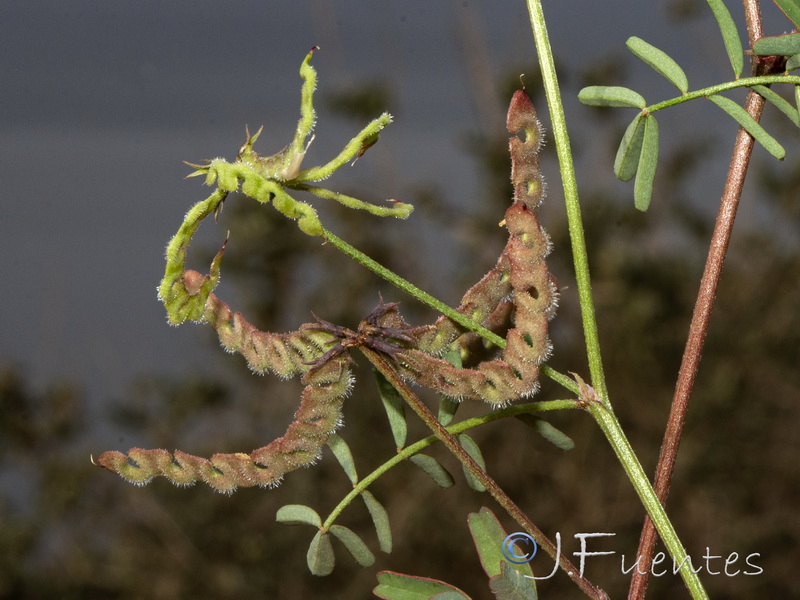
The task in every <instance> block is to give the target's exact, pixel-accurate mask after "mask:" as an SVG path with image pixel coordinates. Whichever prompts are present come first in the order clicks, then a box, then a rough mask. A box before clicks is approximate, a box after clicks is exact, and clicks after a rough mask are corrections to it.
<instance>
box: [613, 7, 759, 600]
mask: <svg viewBox="0 0 800 600" xmlns="http://www.w3.org/2000/svg"><path fill="white" fill-rule="evenodd" d="M744 4H745V15H746V17H747V30H748V34H749V38H750V44H751V46H752V45H753V44H754V43H755V41H756V40H757V39H758V38H760V37H761V35H762V27H761V15H760V11H759V7H758V2H757V1H756V0H745V2H744ZM763 108H764V98H763V97H762V96H760V95H759V94H757V93H756V92H754V91H752V90H751V91H750V92H749V93H748V94H747V100H746V103H745V110H747V112H748V113H749V114H750V116H752V117H753V119H755V120H756V121H759V120H760V119H761V112H762V110H763ZM754 145H755V140H754V139H753V138H752V137H751V136H750V134H748V133H747V132H746V131H745V130H744V129H743V128H740V129H739V133H738V134H737V136H736V142H735V144H734V148H733V156H732V157H731V162H730V167H729V169H728V176H727V178H726V180H725V189H724V191H723V193H722V200H721V202H720V207H719V212H718V214H717V220H716V223H715V225H714V233H713V234H712V236H711V244H710V247H709V251H708V256H707V258H706V265H705V269H704V271H703V276H702V279H701V280H700V290H699V292H698V295H697V301H696V303H695V307H694V313H693V314H692V321H691V324H690V326H689V335H688V338H687V340H686V347H685V349H684V353H683V359H682V360H681V366H680V369H679V370H678V381H677V384H676V386H675V395H674V397H673V400H672V406H671V407H670V414H669V419H668V421H667V428H666V431H665V432H664V440H663V442H662V445H661V453H660V455H659V457H658V464H657V465H656V476H655V482H654V488H655V491H656V494H657V495H658V498H659V500H660V501H661V503H662V504H666V500H667V496H668V495H669V488H670V484H671V482H672V474H673V472H674V468H675V460H676V459H677V456H678V448H679V446H680V441H681V435H682V433H683V426H684V423H685V422H686V413H687V412H688V408H689V398H690V397H691V395H692V390H693V389H694V383H695V380H696V378H697V371H698V367H699V365H700V357H701V355H702V352H703V346H704V344H705V339H706V334H707V333H708V325H709V321H710V319H711V311H712V309H713V307H714V299H715V297H716V294H717V287H718V285H719V280H720V276H721V273H722V266H723V264H724V262H725V255H726V253H727V250H728V244H729V242H730V238H731V234H732V231H733V224H734V221H735V219H736V210H737V208H738V206H739V200H740V199H741V195H742V189H743V187H744V180H745V177H746V175H747V168H748V166H749V164H750V157H751V155H752V152H753V146H754ZM656 537H657V536H656V530H655V527H654V525H653V522H652V520H651V519H650V517H649V516H646V517H645V522H644V526H643V528H642V535H641V538H640V540H639V549H638V551H637V553H636V556H637V557H639V558H640V559H641V561H642V564H644V565H648V564H650V562H651V561H652V559H653V552H654V551H655V545H656ZM649 575H650V571H649V570H648V569H644V571H640V570H639V569H635V570H634V573H633V577H632V578H631V585H630V588H629V590H628V600H643V599H644V597H645V593H646V592H647V584H648V583H649V579H650V578H649Z"/></svg>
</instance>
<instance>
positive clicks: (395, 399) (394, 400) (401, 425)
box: [373, 371, 408, 449]
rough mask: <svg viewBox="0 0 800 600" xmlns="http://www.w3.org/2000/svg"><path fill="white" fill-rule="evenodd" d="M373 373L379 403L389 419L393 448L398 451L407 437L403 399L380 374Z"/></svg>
mask: <svg viewBox="0 0 800 600" xmlns="http://www.w3.org/2000/svg"><path fill="white" fill-rule="evenodd" d="M373 373H374V375H375V383H376V385H377V386H378V394H379V395H380V397H381V403H382V404H383V408H384V410H385V411H386V416H387V418H388V419H389V427H390V428H391V430H392V436H393V437H394V443H395V446H397V448H398V449H400V448H403V447H404V446H405V445H406V436H407V435H408V425H407V423H406V415H405V412H404V404H403V399H402V398H401V397H400V394H398V393H397V390H396V389H394V388H393V387H392V386H391V384H390V383H389V382H388V381H386V378H385V377H384V376H383V375H382V374H381V373H379V372H378V371H373Z"/></svg>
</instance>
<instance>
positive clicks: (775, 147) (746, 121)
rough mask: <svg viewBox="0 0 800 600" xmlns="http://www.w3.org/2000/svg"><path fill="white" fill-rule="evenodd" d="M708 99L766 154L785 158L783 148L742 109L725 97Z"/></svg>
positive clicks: (716, 96)
mask: <svg viewBox="0 0 800 600" xmlns="http://www.w3.org/2000/svg"><path fill="white" fill-rule="evenodd" d="M708 99H709V100H711V101H712V102H713V103H714V104H716V105H717V106H719V107H720V108H721V109H722V110H724V111H725V112H726V113H728V114H729V115H730V116H731V117H733V118H734V119H735V120H736V122H737V123H739V125H741V126H742V127H743V128H744V129H745V131H747V133H749V134H750V135H752V136H753V138H755V140H756V141H757V142H758V143H759V144H761V145H762V146H764V148H766V150H767V152H769V153H770V154H772V156H774V157H775V158H777V159H778V160H783V157H784V156H786V150H784V148H783V146H781V145H780V144H779V143H778V141H777V140H776V139H775V138H774V137H772V136H771V135H770V134H768V133H767V132H766V131H765V130H764V128H763V127H761V125H759V124H758V123H757V122H756V120H755V119H754V118H753V117H751V116H750V114H749V113H748V112H747V111H746V110H745V109H744V108H742V107H741V106H739V105H738V104H736V102H734V101H733V100H731V99H730V98H726V97H725V96H719V95H714V96H709V98H708Z"/></svg>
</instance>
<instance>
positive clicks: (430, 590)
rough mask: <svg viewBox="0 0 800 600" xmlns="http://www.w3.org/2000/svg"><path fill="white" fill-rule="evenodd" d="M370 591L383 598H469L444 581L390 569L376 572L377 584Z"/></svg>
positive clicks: (407, 599)
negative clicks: (404, 573) (395, 571)
mask: <svg viewBox="0 0 800 600" xmlns="http://www.w3.org/2000/svg"><path fill="white" fill-rule="evenodd" d="M372 593H373V594H375V595H376V596H377V597H378V598H383V599H384V600H430V599H431V598H436V599H437V600H450V599H452V600H470V598H469V596H467V595H466V594H465V593H464V592H462V591H461V590H459V589H458V588H457V587H455V586H452V585H450V584H449V583H445V582H444V581H438V580H436V579H428V578H427V577H413V576H411V575H403V574H402V573H393V572H391V571H381V572H380V573H378V585H377V586H376V587H375V589H373V590H372ZM445 594H450V595H449V596H445Z"/></svg>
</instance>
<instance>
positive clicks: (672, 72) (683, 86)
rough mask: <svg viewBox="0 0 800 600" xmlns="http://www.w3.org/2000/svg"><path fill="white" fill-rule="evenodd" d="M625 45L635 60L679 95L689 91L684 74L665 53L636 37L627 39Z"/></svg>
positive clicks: (687, 81)
mask: <svg viewBox="0 0 800 600" xmlns="http://www.w3.org/2000/svg"><path fill="white" fill-rule="evenodd" d="M626 45H627V46H628V49H629V50H630V51H631V52H633V54H634V55H635V56H636V58H638V59H639V60H641V61H642V62H643V63H645V64H646V65H647V66H648V67H650V68H651V69H653V70H654V71H656V72H657V73H658V74H659V75H661V76H662V77H664V78H665V79H667V81H669V82H670V83H671V84H672V85H674V86H675V87H676V88H678V89H679V90H680V91H681V93H683V94H685V93H686V92H687V91H689V80H688V79H687V78H686V73H684V71H683V69H681V67H680V66H679V65H678V63H676V62H675V61H674V60H673V59H672V58H671V57H670V56H669V55H667V53H666V52H664V51H662V50H659V49H658V48H656V47H655V46H653V45H651V44H648V43H647V42H645V41H644V40H643V39H641V38H638V37H636V36H632V37H630V38H628V41H627V42H626Z"/></svg>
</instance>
